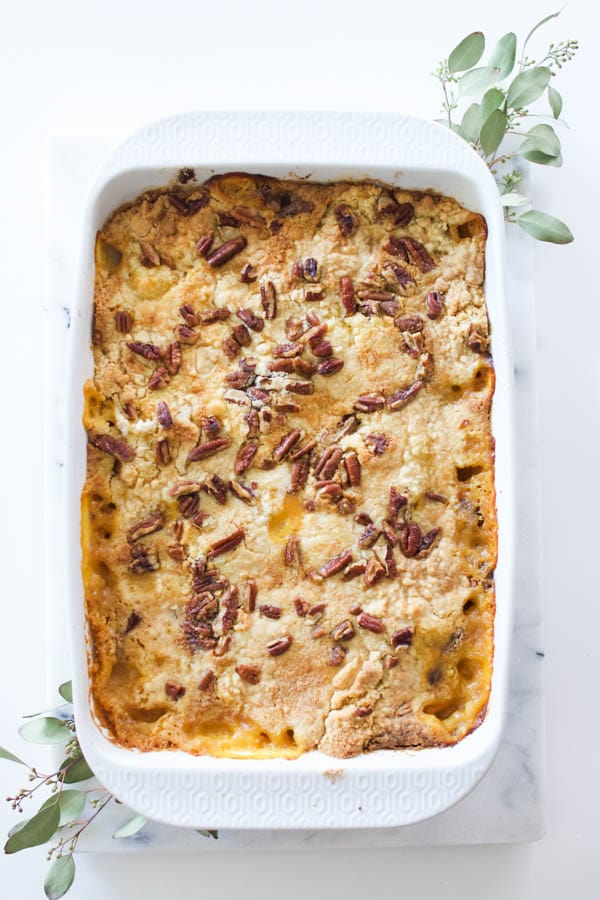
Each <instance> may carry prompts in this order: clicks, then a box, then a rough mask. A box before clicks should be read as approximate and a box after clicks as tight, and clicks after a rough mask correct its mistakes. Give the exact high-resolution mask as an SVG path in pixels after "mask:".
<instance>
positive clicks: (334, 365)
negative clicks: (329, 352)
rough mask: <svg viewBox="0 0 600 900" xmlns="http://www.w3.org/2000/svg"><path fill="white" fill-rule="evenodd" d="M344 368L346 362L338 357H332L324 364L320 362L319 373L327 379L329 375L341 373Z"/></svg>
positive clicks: (325, 360)
mask: <svg viewBox="0 0 600 900" xmlns="http://www.w3.org/2000/svg"><path fill="white" fill-rule="evenodd" d="M343 366H344V360H343V359H339V358H338V357H337V356H332V357H330V358H329V359H324V360H323V362H320V363H319V365H318V366H317V373H318V374H319V375H322V376H323V377H327V376H329V375H335V374H336V372H339V371H340V369H342V368H343Z"/></svg>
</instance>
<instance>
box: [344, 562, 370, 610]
mask: <svg viewBox="0 0 600 900" xmlns="http://www.w3.org/2000/svg"><path fill="white" fill-rule="evenodd" d="M366 568H367V561H366V559H359V560H357V561H356V562H353V563H351V564H350V565H349V566H348V567H347V568H346V569H345V571H344V574H343V576H342V578H343V581H352V580H353V579H354V578H358V576H359V575H364V573H365V569H366ZM350 612H352V610H350Z"/></svg>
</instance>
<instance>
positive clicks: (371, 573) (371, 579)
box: [359, 559, 386, 624]
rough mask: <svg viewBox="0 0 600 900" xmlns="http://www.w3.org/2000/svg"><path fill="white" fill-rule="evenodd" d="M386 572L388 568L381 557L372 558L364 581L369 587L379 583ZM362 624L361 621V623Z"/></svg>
mask: <svg viewBox="0 0 600 900" xmlns="http://www.w3.org/2000/svg"><path fill="white" fill-rule="evenodd" d="M385 574H386V569H385V566H384V565H383V563H382V562H381V561H380V560H379V559H370V560H369V561H368V563H367V567H366V569H365V573H364V576H363V577H364V582H365V585H366V586H367V587H371V586H372V585H374V584H377V582H378V581H380V580H381V579H382V578H383V576H384V575H385ZM359 624H360V623H359Z"/></svg>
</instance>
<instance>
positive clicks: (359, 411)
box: [82, 173, 497, 757]
mask: <svg viewBox="0 0 600 900" xmlns="http://www.w3.org/2000/svg"><path fill="white" fill-rule="evenodd" d="M178 191H179V192H178V193H173V192H172V191H171V192H169V191H167V190H158V191H152V192H148V193H147V194H145V195H143V196H142V197H140V198H138V199H137V200H136V201H134V202H133V203H132V204H129V205H128V206H126V207H123V208H122V209H120V210H117V212H115V213H114V214H113V216H112V217H111V218H110V219H109V221H108V222H107V223H106V224H105V226H104V228H103V230H102V232H101V234H99V236H98V240H97V247H96V281H95V307H94V328H93V345H94V346H93V349H94V358H95V373H94V378H93V380H91V381H90V382H88V384H87V386H86V412H85V426H86V428H87V430H88V434H89V437H90V443H89V445H88V476H87V481H86V485H85V489H84V494H83V514H82V544H83V551H84V552H83V573H84V583H85V594H86V610H87V619H88V623H89V628H90V638H91V676H92V686H93V700H94V708H95V711H96V713H97V715H98V717H99V719H100V720H101V721H102V723H103V724H104V725H105V726H106V728H107V729H108V732H109V733H110V735H111V737H112V739H114V740H115V741H117V742H118V743H120V744H122V745H125V746H129V747H137V748H139V749H141V750H150V749H159V748H180V749H183V750H185V751H187V752H191V753H212V754H214V755H233V756H240V755H249V756H265V755H267V756H268V755H286V756H294V755H297V754H298V753H301V752H303V751H305V750H309V749H314V748H318V749H321V750H323V751H324V752H327V753H329V754H331V755H333V756H338V757H347V756H352V755H355V754H357V753H361V752H363V751H368V750H372V749H378V748H397V747H425V746H432V745H437V744H449V743H455V742H456V741H458V740H460V739H461V738H462V737H463V736H464V735H465V734H467V733H468V732H469V731H470V730H472V729H473V728H474V727H476V726H477V724H479V721H480V720H481V717H482V715H483V714H484V710H485V706H486V703H487V699H488V695H489V686H490V677H491V667H492V655H493V619H494V584H493V571H494V567H495V563H496V542H497V537H496V531H497V526H496V513H495V495H494V481H493V439H492V436H491V429H490V407H491V399H492V395H493V390H494V373H493V368H492V363H491V359H490V357H489V354H488V353H487V343H488V340H489V337H488V321H487V314H486V308H485V299H484V294H483V278H484V252H485V239H486V229H485V222H484V221H483V220H482V218H481V217H480V216H478V215H476V214H474V213H471V212H469V211H468V210H465V209H463V208H462V207H460V206H459V205H458V203H456V201H454V200H452V199H449V198H446V197H441V196H439V195H434V194H431V193H426V192H419V193H416V192H413V193H411V192H408V191H402V190H400V189H396V188H390V187H386V186H384V185H383V186H382V185H378V184H370V183H335V184H323V185H322V184H308V183H301V182H280V181H277V180H275V179H270V178H265V177H262V176H250V175H245V174H240V173H231V174H229V175H224V176H216V177H214V178H212V179H211V180H210V181H209V182H206V183H205V184H204V185H194V184H191V185H188V187H187V188H186V189H185V193H184V189H183V188H181V189H178ZM340 279H342V281H341V283H340ZM215 310H217V312H215ZM223 310H228V311H229V315H228V316H227V312H223ZM309 329H310V330H309ZM355 404H357V405H356V406H355ZM297 432H299V434H297ZM304 451H305V452H304ZM351 575H355V577H353V578H350V576H351Z"/></svg>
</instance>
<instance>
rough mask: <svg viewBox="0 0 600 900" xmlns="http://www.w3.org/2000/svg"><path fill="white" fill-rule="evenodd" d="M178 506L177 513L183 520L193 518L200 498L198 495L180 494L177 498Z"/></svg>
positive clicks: (198, 506)
mask: <svg viewBox="0 0 600 900" xmlns="http://www.w3.org/2000/svg"><path fill="white" fill-rule="evenodd" d="M177 503H178V504H179V512H180V513H181V515H182V516H183V518H184V519H191V518H192V516H195V515H196V513H197V512H198V509H199V508H200V497H199V496H198V494H182V495H181V496H180V497H178V498H177Z"/></svg>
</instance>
